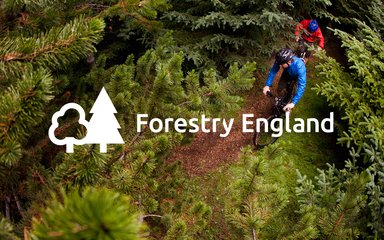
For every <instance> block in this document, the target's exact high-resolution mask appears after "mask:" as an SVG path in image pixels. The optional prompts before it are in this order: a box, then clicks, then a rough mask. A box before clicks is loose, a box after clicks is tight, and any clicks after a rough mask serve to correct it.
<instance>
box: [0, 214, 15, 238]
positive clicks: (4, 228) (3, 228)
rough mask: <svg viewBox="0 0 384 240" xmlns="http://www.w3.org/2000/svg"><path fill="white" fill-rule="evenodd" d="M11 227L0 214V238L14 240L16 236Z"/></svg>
mask: <svg viewBox="0 0 384 240" xmlns="http://www.w3.org/2000/svg"><path fill="white" fill-rule="evenodd" d="M12 231H13V227H12V225H11V224H9V223H8V222H7V220H6V219H5V218H4V217H2V216H0V238H1V239H4V240H16V239H19V238H17V237H16V236H15V235H14V234H13V233H12Z"/></svg>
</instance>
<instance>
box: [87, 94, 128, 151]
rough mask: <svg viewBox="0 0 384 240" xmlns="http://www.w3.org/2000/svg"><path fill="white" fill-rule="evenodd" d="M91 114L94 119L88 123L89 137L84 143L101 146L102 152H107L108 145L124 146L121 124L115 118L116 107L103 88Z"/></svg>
mask: <svg viewBox="0 0 384 240" xmlns="http://www.w3.org/2000/svg"><path fill="white" fill-rule="evenodd" d="M90 113H93V116H92V118H91V119H90V120H89V123H88V127H87V129H88V131H87V136H86V137H85V138H84V139H83V143H90V144H100V152H102V153H105V152H107V144H123V143H124V140H123V138H122V137H121V135H120V133H119V130H118V129H119V128H120V124H119V122H118V121H117V119H116V117H115V115H114V114H115V113H117V111H116V109H115V106H113V103H112V101H111V99H110V98H109V96H108V93H107V91H106V90H105V88H104V87H103V89H101V91H100V94H99V96H98V97H97V99H96V101H95V103H94V105H93V106H92V109H91V111H90Z"/></svg>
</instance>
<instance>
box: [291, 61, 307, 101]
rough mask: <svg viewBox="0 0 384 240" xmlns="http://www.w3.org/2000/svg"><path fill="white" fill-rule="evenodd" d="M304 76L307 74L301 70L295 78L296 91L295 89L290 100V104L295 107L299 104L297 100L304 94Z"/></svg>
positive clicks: (305, 78)
mask: <svg viewBox="0 0 384 240" xmlns="http://www.w3.org/2000/svg"><path fill="white" fill-rule="evenodd" d="M306 75H307V74H306V69H305V68H302V69H300V70H299V77H298V78H297V89H296V93H295V96H294V97H293V99H292V103H293V104H295V105H297V103H298V102H299V100H300V99H301V97H302V96H303V94H304V91H305V87H306V85H307V77H306Z"/></svg>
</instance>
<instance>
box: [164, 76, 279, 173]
mask: <svg viewBox="0 0 384 240" xmlns="http://www.w3.org/2000/svg"><path fill="white" fill-rule="evenodd" d="M255 78H256V81H255V84H254V87H253V88H252V89H251V90H250V91H249V92H248V94H247V95H246V96H245V97H244V106H243V107H242V109H241V110H240V111H239V112H238V113H237V115H236V116H234V124H233V127H232V130H231V132H230V134H229V135H228V136H227V137H224V138H223V137H220V133H222V132H224V129H223V128H222V127H221V128H219V131H217V132H216V133H203V132H198V133H197V134H196V136H195V137H194V139H193V142H192V143H190V144H188V145H182V146H179V147H177V148H176V149H175V150H174V152H173V153H172V154H171V155H170V156H169V157H168V159H167V161H169V162H174V161H177V160H179V161H180V162H181V163H182V166H183V168H184V169H185V171H186V172H187V173H188V174H189V175H190V176H195V175H203V174H206V173H208V172H210V171H212V170H214V169H217V168H218V167H222V166H229V165H230V164H231V163H234V162H235V161H236V160H237V159H238V158H239V154H240V152H241V149H242V148H243V147H245V146H247V145H252V137H253V133H243V131H242V115H243V114H254V116H255V119H256V118H259V117H266V116H267V115H268V113H270V112H271V109H272V106H273V102H272V101H271V99H270V98H267V97H265V96H264V95H263V94H262V87H263V84H264V81H265V76H262V75H261V74H259V73H256V74H255Z"/></svg>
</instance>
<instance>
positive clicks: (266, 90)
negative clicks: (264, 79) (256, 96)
mask: <svg viewBox="0 0 384 240" xmlns="http://www.w3.org/2000/svg"><path fill="white" fill-rule="evenodd" d="M269 91H271V89H269V87H268V86H265V87H264V88H263V93H264V95H265V96H267V92H269Z"/></svg>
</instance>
